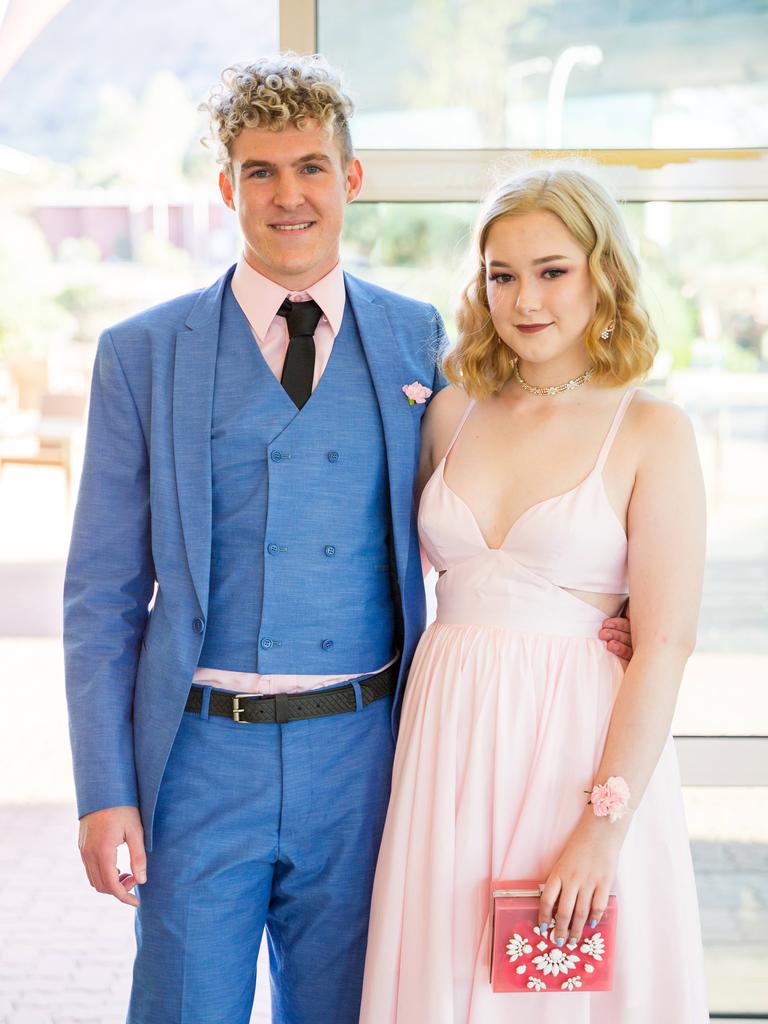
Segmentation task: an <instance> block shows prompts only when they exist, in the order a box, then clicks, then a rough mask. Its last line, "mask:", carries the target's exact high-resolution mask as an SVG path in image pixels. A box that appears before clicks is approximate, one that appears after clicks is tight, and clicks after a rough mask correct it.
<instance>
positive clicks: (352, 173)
mask: <svg viewBox="0 0 768 1024" xmlns="http://www.w3.org/2000/svg"><path fill="white" fill-rule="evenodd" d="M362 187H363V165H362V164H361V163H360V161H359V160H358V159H357V157H353V158H352V159H351V160H350V161H349V163H348V164H347V202H348V203H351V202H353V201H354V200H355V199H357V197H358V196H359V195H360V189H361V188H362Z"/></svg>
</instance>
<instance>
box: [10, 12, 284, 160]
mask: <svg viewBox="0 0 768 1024" xmlns="http://www.w3.org/2000/svg"><path fill="white" fill-rule="evenodd" d="M276 48H277V3H276V0H251V2H246V0H217V3H216V4H211V3H210V0H184V2H183V3H168V2H158V0H132V2H131V3H130V5H128V4H126V3H125V2H124V0H98V3H94V2H93V0H70V2H69V3H68V4H67V5H66V6H65V7H64V8H63V10H61V11H60V12H59V13H58V14H57V15H56V16H55V17H54V18H53V19H52V20H51V22H50V23H49V24H48V25H47V26H46V27H45V28H44V29H43V30H42V32H41V33H40V34H39V36H38V37H37V38H36V39H35V40H34V41H33V42H32V43H31V45H30V46H29V47H28V49H27V50H26V51H25V53H24V54H23V55H22V56H21V57H20V58H19V60H18V61H17V62H16V63H15V64H14V66H13V67H12V68H11V69H10V71H9V72H8V73H7V74H6V75H5V76H4V77H3V78H2V79H0V144H2V145H6V146H12V147H14V148H16V149H21V150H24V151H26V152H28V153H32V154H34V155H36V156H43V157H47V158H50V159H52V160H55V161H57V162H67V161H71V160H77V159H80V158H81V157H82V156H84V154H85V153H86V152H87V150H88V145H89V140H90V135H91V127H92V125H93V123H94V121H95V119H96V117H97V115H98V112H99V109H100V105H101V97H102V93H103V90H104V88H105V86H108V85H111V86H117V87H118V88H120V89H124V90H126V91H128V92H129V93H131V95H133V96H135V97H139V96H141V95H142V94H143V93H144V92H145V90H146V89H147V87H148V85H149V83H150V82H151V80H152V79H153V77H154V76H156V75H157V74H158V73H160V72H163V71H170V72H171V73H172V74H174V75H175V76H177V77H178V79H179V80H180V82H181V83H182V85H183V87H184V90H185V92H186V93H187V95H188V96H189V99H190V102H191V103H194V104H195V105H196V104H197V103H199V102H200V101H201V100H202V99H203V98H204V97H205V95H206V93H207V90H208V88H209V86H210V85H211V84H212V83H213V82H215V81H216V80H217V78H218V76H219V73H220V72H221V70H222V68H224V67H226V66H227V65H228V64H232V63H237V62H240V61H246V60H248V59H250V58H252V57H253V56H255V55H257V54H259V53H264V52H269V51H272V50H275V49H276Z"/></svg>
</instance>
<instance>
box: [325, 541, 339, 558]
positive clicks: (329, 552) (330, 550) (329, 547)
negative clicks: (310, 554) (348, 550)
mask: <svg viewBox="0 0 768 1024" xmlns="http://www.w3.org/2000/svg"><path fill="white" fill-rule="evenodd" d="M335 554H336V548H335V547H334V546H333V544H326V545H325V557H326V558H333V556H334V555H335Z"/></svg>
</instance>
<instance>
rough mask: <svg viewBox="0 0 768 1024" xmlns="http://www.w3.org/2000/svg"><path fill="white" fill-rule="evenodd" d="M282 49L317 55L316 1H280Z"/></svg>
mask: <svg viewBox="0 0 768 1024" xmlns="http://www.w3.org/2000/svg"><path fill="white" fill-rule="evenodd" d="M278 8H279V13H280V17H279V22H280V49H281V50H295V51H296V53H317V2H316V0H278Z"/></svg>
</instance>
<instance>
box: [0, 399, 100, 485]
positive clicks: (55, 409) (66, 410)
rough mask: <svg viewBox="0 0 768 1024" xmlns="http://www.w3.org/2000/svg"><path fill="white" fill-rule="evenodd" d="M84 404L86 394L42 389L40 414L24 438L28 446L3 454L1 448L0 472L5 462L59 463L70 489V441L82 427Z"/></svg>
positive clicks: (77, 434)
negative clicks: (57, 392)
mask: <svg viewBox="0 0 768 1024" xmlns="http://www.w3.org/2000/svg"><path fill="white" fill-rule="evenodd" d="M85 407H86V396H85V395H71V394H55V393H54V392H52V391H46V392H44V393H43V394H42V396H41V398H40V418H39V420H38V422H37V427H36V430H35V431H34V433H32V434H28V435H27V437H26V438H25V439H24V440H26V441H27V442H28V444H29V450H28V451H23V452H11V453H9V454H5V452H4V451H3V450H2V449H0V472H2V470H3V469H4V468H5V466H7V465H16V466H59V467H61V469H63V470H64V475H65V477H66V481H67V492H69V489H70V486H71V483H72V452H73V442H75V441H76V439H77V438H78V436H79V434H80V433H81V431H82V427H83V417H84V415H85ZM14 441H15V442H16V441H18V439H14Z"/></svg>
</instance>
